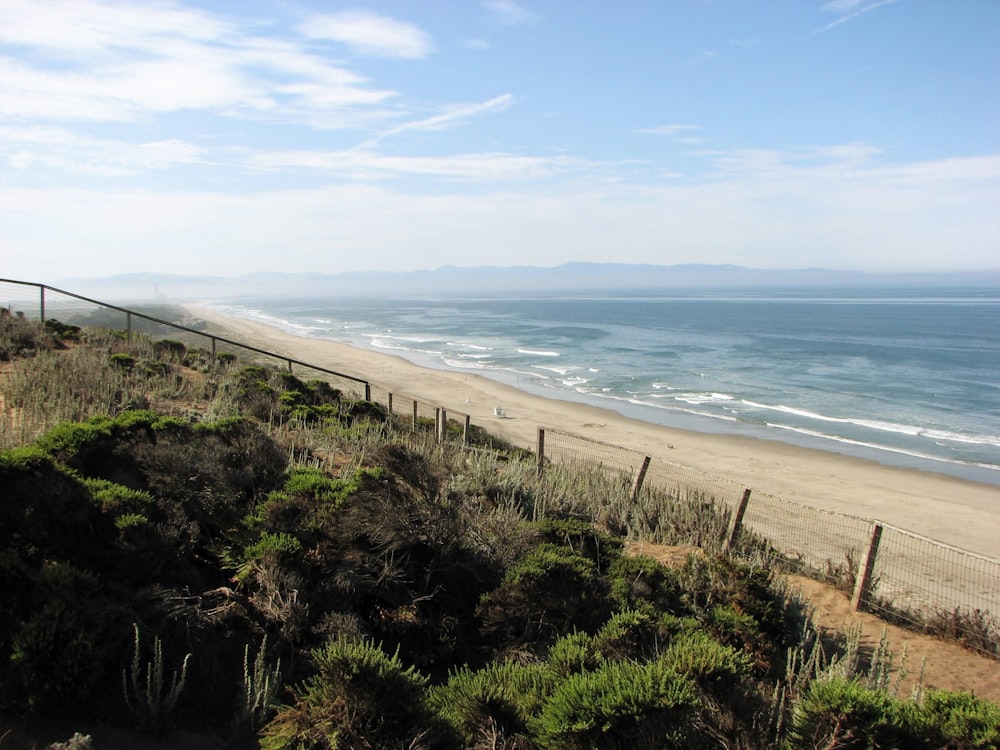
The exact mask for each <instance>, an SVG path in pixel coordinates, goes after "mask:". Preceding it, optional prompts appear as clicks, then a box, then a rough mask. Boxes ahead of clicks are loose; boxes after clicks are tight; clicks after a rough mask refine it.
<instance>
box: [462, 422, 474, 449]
mask: <svg viewBox="0 0 1000 750" xmlns="http://www.w3.org/2000/svg"><path fill="white" fill-rule="evenodd" d="M471 426H472V417H470V416H469V415H468V414H466V415H465V426H464V427H463V428H462V445H468V444H469V427H471Z"/></svg>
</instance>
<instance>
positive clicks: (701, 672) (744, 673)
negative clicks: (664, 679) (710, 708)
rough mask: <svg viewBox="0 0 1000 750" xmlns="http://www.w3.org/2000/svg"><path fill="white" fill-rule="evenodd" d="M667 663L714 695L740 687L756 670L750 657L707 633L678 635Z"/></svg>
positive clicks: (664, 659)
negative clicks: (753, 670)
mask: <svg viewBox="0 0 1000 750" xmlns="http://www.w3.org/2000/svg"><path fill="white" fill-rule="evenodd" d="M663 661H664V662H665V663H666V664H667V666H669V667H670V668H671V669H674V670H675V671H677V672H680V673H681V674H684V675H687V676H688V677H690V678H691V679H692V680H694V682H695V683H696V684H697V685H698V686H699V687H701V688H703V689H706V690H708V691H709V692H714V693H718V692H720V691H722V690H726V689H729V688H733V687H736V686H738V685H739V684H740V683H741V682H742V681H743V680H745V679H746V678H747V677H749V676H750V673H751V671H752V668H753V664H752V662H751V660H750V658H749V657H748V656H747V655H746V654H744V653H743V652H741V651H737V650H736V649H734V648H733V647H732V646H726V645H724V644H721V643H719V642H718V641H716V640H714V639H713V638H712V637H711V636H710V635H708V634H707V633H705V632H704V631H693V632H689V633H684V634H682V635H679V636H677V637H676V638H675V639H674V640H673V641H671V643H670V646H668V647H667V650H666V651H665V652H664V654H663Z"/></svg>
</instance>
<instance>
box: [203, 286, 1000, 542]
mask: <svg viewBox="0 0 1000 750" xmlns="http://www.w3.org/2000/svg"><path fill="white" fill-rule="evenodd" d="M186 307H187V308H188V309H189V310H190V312H191V314H192V315H194V316H197V317H199V318H202V319H204V320H206V321H207V322H208V323H209V326H210V330H211V331H212V332H213V333H217V334H218V335H221V336H225V337H228V338H232V339H233V340H235V341H241V342H246V343H248V344H251V345H253V346H257V347H259V348H261V349H265V350H268V351H272V352H275V353H277V354H281V355H284V356H287V357H291V358H294V359H297V360H300V361H303V362H308V363H312V364H315V365H318V366H320V367H324V368H328V369H331V370H335V371H337V372H341V373H344V374H347V375H353V376H356V377H359V378H363V379H365V380H368V381H370V382H371V383H372V384H373V385H377V386H380V387H382V388H385V389H387V390H390V391H392V392H394V393H398V394H409V395H411V396H414V397H417V398H419V399H421V400H423V401H428V402H431V403H435V404H440V405H441V406H443V407H444V408H446V409H449V410H453V411H457V412H462V413H466V414H469V415H471V419H472V423H473V424H475V425H478V426H480V427H482V428H484V429H486V430H488V431H490V432H493V433H494V434H497V435H501V436H503V437H505V438H507V439H508V440H510V441H512V442H514V443H516V444H519V445H523V446H525V447H534V446H535V442H536V437H537V431H538V428H539V427H542V428H549V429H552V428H556V429H559V430H563V431H566V432H571V433H575V434H578V435H582V436H585V437H588V438H591V439H594V440H599V441H601V442H605V443H611V444H615V445H621V446H624V447H627V448H631V449H634V450H638V451H643V452H645V453H646V454H647V455H650V456H653V457H654V458H659V459H663V460H666V461H669V462H672V463H676V464H681V465H683V466H686V467H690V468H692V469H696V470H700V471H704V472H706V473H709V474H713V475H716V476H719V477H722V478H724V479H728V480H730V481H733V482H737V483H740V484H742V485H744V486H746V487H750V488H752V489H754V490H759V491H763V492H767V493H770V494H772V495H776V496H778V497H781V498H784V499H786V500H790V501H794V502H797V503H802V504H804V505H809V506H813V507H816V508H821V509H824V510H829V511H835V512H839V513H847V514H850V515H855V516H860V517H863V518H871V519H877V520H879V521H882V522H884V523H885V524H888V525H890V526H895V527H897V528H900V529H905V530H908V531H911V532H915V533H917V534H920V535H923V536H926V537H928V538H930V539H934V540H936V541H939V542H943V543H945V544H949V545H953V546H956V547H960V548H962V549H965V550H969V551H972V552H975V553H977V554H980V555H985V556H987V557H991V558H998V557H1000V541H998V540H1000V488H998V487H995V486H991V485H986V484H979V483H975V482H969V481H964V480H961V479H957V478H953V477H950V476H947V475H944V474H936V473H932V472H924V471H917V470H912V469H900V468H896V467H890V466H884V465H882V464H879V463H876V462H872V461H866V460H863V459H859V458H853V457H850V456H843V455H840V454H837V453H830V452H826V451H820V450H812V449H808V448H801V447H797V446H793V445H788V444H785V443H781V442H778V441H771V440H763V439H756V438H747V437H742V436H727V435H717V434H704V433H697V432H690V431H685V430H678V429H672V428H668V427H663V426H660V425H656V424H651V423H648V422H643V421H640V420H636V419H631V418H628V417H624V416H621V415H619V414H617V413H616V412H613V411H610V410H605V409H599V408H596V407H592V406H588V405H585V404H579V403H575V402H571V401H564V400H559V399H555V398H543V397H540V396H536V395H533V394H529V393H525V392H523V391H520V390H517V389H516V388H513V387H510V386H507V385H504V384H502V383H498V382H496V381H493V380H490V379H488V378H484V377H482V376H478V375H475V374H472V373H464V372H455V371H447V370H438V369H430V368H425V367H421V366H418V365H415V364H413V363H411V362H409V361H407V360H405V359H403V358H401V357H397V356H394V355H390V354H385V353H381V352H375V351H370V350H366V349H361V348H356V347H352V346H349V345H346V344H341V343H337V342H331V341H324V340H320V339H313V338H306V337H300V336H294V335H291V334H288V333H285V332H284V331H281V330H279V329H276V328H273V327H270V326H266V325H263V324H261V323H257V322H255V321H248V320H244V319H240V318H233V317H228V316H224V315H223V314H221V313H219V312H218V311H215V310H212V309H210V308H206V307H202V306H196V305H186ZM496 406H500V407H502V408H503V409H504V410H505V412H506V417H504V418H501V417H497V416H495V415H494V407H496Z"/></svg>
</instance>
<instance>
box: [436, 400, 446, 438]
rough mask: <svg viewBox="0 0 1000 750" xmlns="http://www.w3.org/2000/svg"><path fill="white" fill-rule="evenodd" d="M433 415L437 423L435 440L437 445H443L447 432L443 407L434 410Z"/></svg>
mask: <svg viewBox="0 0 1000 750" xmlns="http://www.w3.org/2000/svg"><path fill="white" fill-rule="evenodd" d="M434 415H435V418H436V421H437V440H438V442H439V443H443V442H444V439H445V434H446V433H447V432H448V412H447V411H445V408H444V407H443V406H439V407H437V408H435V409H434Z"/></svg>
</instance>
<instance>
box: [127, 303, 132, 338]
mask: <svg viewBox="0 0 1000 750" xmlns="http://www.w3.org/2000/svg"><path fill="white" fill-rule="evenodd" d="M125 336H126V339H127V341H128V342H129V343H130V344H131V343H132V311H131V310H129V311H128V312H127V313H125Z"/></svg>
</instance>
